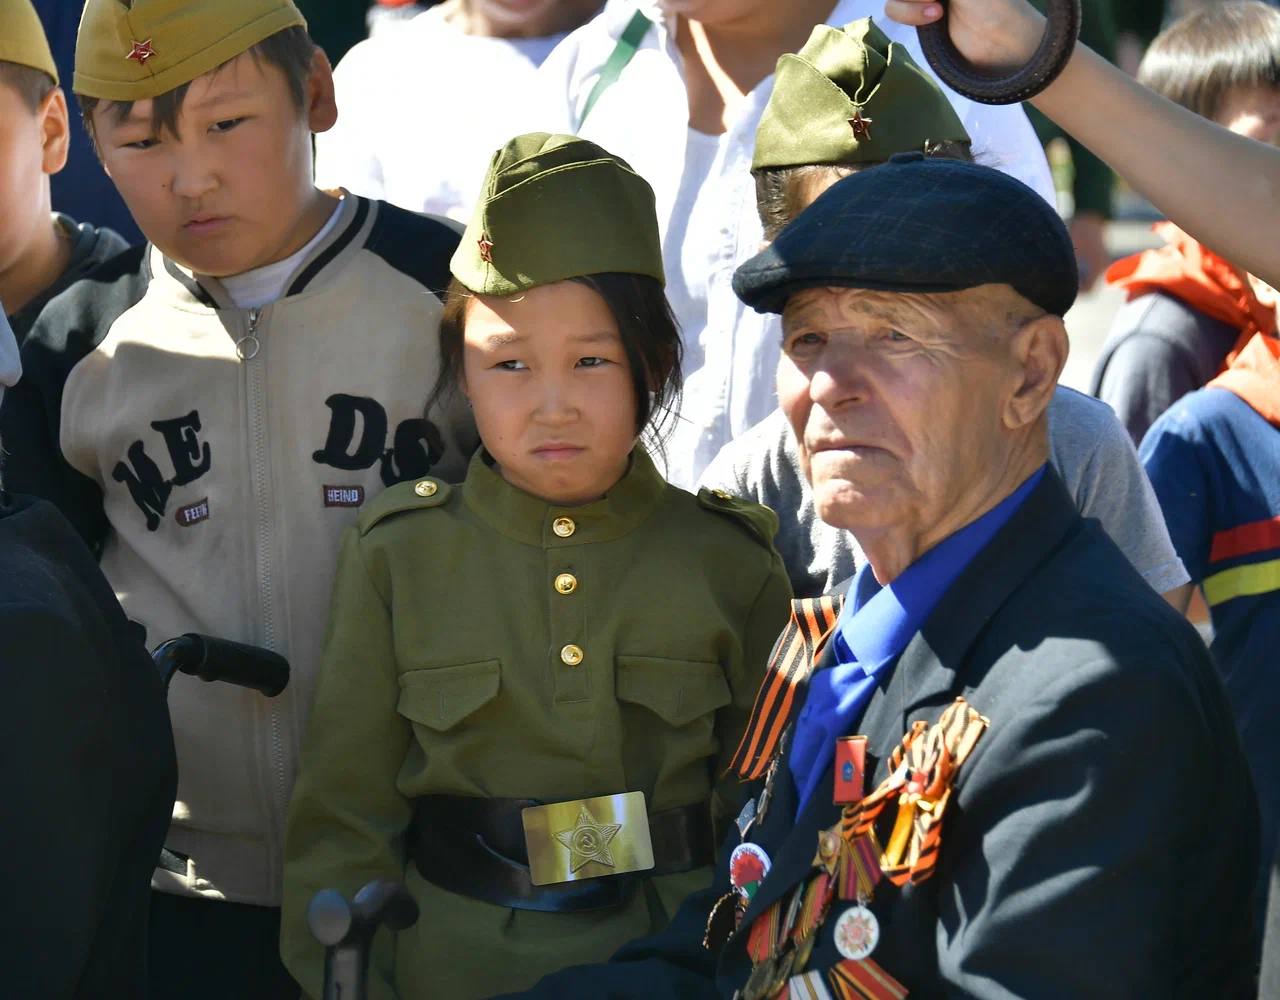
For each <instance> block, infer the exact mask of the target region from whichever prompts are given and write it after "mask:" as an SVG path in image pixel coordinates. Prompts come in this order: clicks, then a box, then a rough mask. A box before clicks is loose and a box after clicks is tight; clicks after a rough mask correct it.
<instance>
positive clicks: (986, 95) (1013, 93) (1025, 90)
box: [918, 0, 1081, 104]
mask: <svg viewBox="0 0 1280 1000" xmlns="http://www.w3.org/2000/svg"><path fill="white" fill-rule="evenodd" d="M944 6H945V4H944ZM1080 19H1081V11H1080V0H1048V3H1047V18H1046V20H1047V24H1046V27H1045V32H1044V37H1043V38H1041V39H1040V45H1039V46H1038V47H1037V48H1036V51H1035V53H1034V54H1033V55H1032V56H1031V59H1030V60H1028V62H1027V64H1026V65H1025V66H1023V67H1021V68H1020V69H1017V70H1014V71H1013V72H1012V73H1006V74H1004V75H1001V76H992V75H991V74H990V73H984V72H982V71H980V70H978V69H977V68H975V67H974V66H973V65H972V64H971V63H970V62H969V61H968V60H967V59H965V58H964V56H962V55H961V54H960V53H959V52H958V51H956V47H955V45H954V44H952V42H951V35H950V34H949V32H948V29H947V15H946V13H945V11H944V13H943V15H942V18H941V19H940V20H937V21H934V22H933V24H926V25H924V26H923V27H921V28H919V29H918V33H919V37H920V48H921V50H922V51H923V52H924V55H925V58H926V59H928V60H929V65H930V66H931V67H932V68H933V71H934V72H935V73H936V74H938V79H939V80H941V81H942V82H943V83H945V84H946V85H947V86H948V87H950V88H951V89H952V90H954V91H955V92H956V93H957V94H962V95H963V96H965V97H967V98H969V99H970V100H973V101H977V102H978V103H980V104H1017V103H1018V102H1019V101H1026V100H1030V99H1031V98H1032V97H1034V96H1035V95H1036V94H1038V93H1040V91H1042V90H1044V88H1045V87H1047V86H1049V84H1051V83H1053V81H1054V80H1056V79H1057V78H1058V74H1059V73H1061V72H1062V71H1063V69H1064V68H1065V67H1066V65H1067V62H1068V61H1069V60H1070V59H1071V53H1072V51H1073V50H1074V49H1075V45H1076V39H1077V38H1078V37H1079V36H1080Z"/></svg>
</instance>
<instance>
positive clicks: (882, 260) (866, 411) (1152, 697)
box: [537, 154, 1257, 1000]
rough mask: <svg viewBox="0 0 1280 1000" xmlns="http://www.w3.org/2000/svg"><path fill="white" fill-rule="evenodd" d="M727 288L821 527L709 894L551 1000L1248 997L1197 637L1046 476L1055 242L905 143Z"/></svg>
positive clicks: (1224, 736)
mask: <svg viewBox="0 0 1280 1000" xmlns="http://www.w3.org/2000/svg"><path fill="white" fill-rule="evenodd" d="M735 287H736V289H737V290H738V292H739V294H740V295H742V297H743V299H744V300H745V301H746V302H747V303H748V304H750V305H752V306H754V307H755V308H757V309H768V310H773V311H780V312H781V313H782V317H783V329H784V348H785V353H786V357H787V359H788V361H789V365H790V368H791V369H792V370H791V371H790V373H789V374H788V378H789V379H792V380H794V382H795V383H796V384H797V385H802V386H803V387H804V390H805V391H803V392H801V391H793V392H789V393H787V415H788V418H789V420H790V421H791V423H792V425H793V428H794V430H795V432H796V435H797V438H798V439H799V441H800V442H801V456H802V462H803V466H804V468H805V471H806V474H807V475H808V476H809V478H810V479H811V481H812V485H813V490H814V495H815V500H816V504H817V508H818V511H819V513H820V515H821V516H822V517H823V518H824V519H826V520H828V521H830V522H831V523H833V524H837V525H839V526H840V527H842V528H844V529H846V530H848V531H851V532H853V533H854V534H855V535H856V536H857V539H858V541H859V543H860V544H861V546H862V548H863V550H864V551H865V552H866V554H867V558H868V560H869V562H868V565H867V566H866V567H863V568H862V569H861V570H860V571H859V573H858V575H857V576H856V577H855V578H854V580H853V582H852V584H851V586H850V588H849V591H848V595H847V596H840V595H828V596H826V597H822V598H819V599H812V600H805V601H798V602H796V608H795V610H796V614H795V619H794V621H793V623H792V625H791V626H790V627H789V628H788V630H787V631H786V632H785V633H784V635H783V637H782V640H781V641H780V642H779V643H778V646H777V647H776V648H775V652H774V656H775V660H774V663H773V664H772V665H771V670H770V674H769V676H768V678H767V679H766V682H765V684H764V686H763V688H762V690H761V693H760V695H759V698H758V700H757V703H756V707H755V711H754V715H753V719H752V722H751V725H750V726H749V727H748V730H747V734H746V736H745V737H744V739H743V742H742V746H741V747H740V749H739V751H738V753H737V755H736V757H735V759H734V762H733V765H732V768H733V770H735V771H736V772H737V773H738V774H739V775H740V776H741V777H742V778H743V779H744V780H748V781H752V782H754V783H753V784H752V785H751V786H750V791H751V795H752V798H751V801H750V802H749V804H748V805H747V807H746V808H745V809H744V811H743V813H742V815H741V816H740V817H739V820H738V823H737V824H736V829H734V830H733V831H731V834H730V838H729V843H728V844H727V845H726V850H725V851H724V852H723V857H722V861H721V865H720V869H719V871H718V873H717V878H716V881H715V883H714V884H713V886H712V887H711V888H710V889H709V890H707V891H706V892H705V893H702V894H700V895H698V896H695V897H692V898H691V899H689V900H688V901H687V902H686V904H685V906H684V907H683V908H682V909H681V911H680V913H679V914H678V915H677V917H676V919H675V920H674V921H673V923H672V925H671V926H670V927H669V928H668V929H667V931H666V932H664V934H663V935H661V936H660V937H657V938H652V939H648V940H645V941H641V942H637V943H635V944H633V945H630V946H628V948H626V949H624V950H623V951H622V952H620V953H619V954H618V955H617V956H616V957H615V959H614V961H613V962H611V963H610V964H609V965H606V966H599V967H595V968H591V969H576V970H568V971H567V972H565V973H562V974H560V975H558V976H553V977H550V978H549V979H547V980H544V981H543V983H542V984H540V986H539V988H538V994H537V995H541V996H547V997H551V996H555V997H588V996H592V997H594V996H611V997H613V996H636V997H639V996H681V997H702V996H705V997H726V998H727V997H730V996H738V997H743V998H748V1000H752V998H766V997H778V996H786V997H790V998H800V997H828V996H830V997H885V998H891V997H902V996H905V995H907V994H908V993H910V995H911V996H912V997H932V996H943V995H947V996H958V995H964V996H978V997H992V998H995V997H1015V996H1016V997H1036V998H1043V997H1086V996H1087V997H1091V998H1096V997H1162V998H1163V997H1177V996H1184V995H1186V996H1191V995H1212V996H1215V997H1217V996H1245V995H1248V993H1249V990H1250V986H1251V983H1250V979H1251V970H1252V966H1253V956H1254V936H1253V928H1252V926H1251V911H1250V907H1249V894H1250V885H1251V879H1252V875H1253V871H1254V868H1253V865H1254V861H1255V855H1256V851H1257V847H1256V844H1257V833H1256V829H1255V828H1256V823H1257V813H1256V807H1255V804H1254V801H1253V795H1252V792H1251V789H1250V787H1249V780H1248V775H1247V773H1246V768H1245V765H1244V761H1243V759H1242V756H1241V752H1240V749H1239V745H1238V743H1237V741H1236V737H1235V734H1234V728H1233V726H1232V723H1231V716H1230V713H1229V710H1228V708H1227V705H1226V702H1225V699H1224V696H1223V693H1222V690H1221V687H1220V685H1219V684H1218V682H1217V680H1216V677H1215V675H1214V672H1213V670H1212V668H1211V666H1210V663H1209V661H1208V658H1207V655H1206V653H1205V650H1204V648H1203V645H1202V643H1201V642H1200V641H1199V639H1198V637H1197V636H1196V634H1195V633H1194V631H1193V630H1192V629H1191V628H1190V627H1189V626H1188V625H1187V624H1186V623H1185V622H1183V621H1182V620H1181V619H1180V618H1179V617H1178V616H1177V614H1176V613H1175V612H1174V611H1173V610H1172V609H1171V608H1169V607H1168V605H1166V604H1165V603H1164V602H1163V601H1161V599H1160V598H1159V596H1158V595H1156V594H1155V593H1154V592H1153V591H1152V590H1151V589H1150V588H1149V587H1148V586H1146V585H1145V584H1144V583H1143V582H1142V580H1141V578H1140V577H1139V576H1138V574H1137V573H1136V572H1135V571H1134V570H1133V568H1132V566H1130V565H1129V563H1128V561H1127V560H1126V559H1125V558H1124V556H1123V555H1121V554H1120V552H1119V551H1118V550H1117V549H1116V547H1115V545H1114V544H1113V543H1112V542H1111V541H1110V540H1109V539H1108V538H1107V537H1106V536H1105V534H1104V533H1103V532H1102V530H1101V529H1100V528H1099V526H1098V525H1097V524H1096V523H1095V522H1092V521H1086V520H1083V519H1082V518H1081V516H1080V515H1079V513H1078V512H1077V511H1076V510H1075V508H1074V506H1073V504H1072V502H1071V498H1070V496H1069V495H1068V493H1067V491H1066V489H1065V488H1064V487H1063V485H1062V482H1061V480H1060V479H1059V477H1058V475H1057V473H1056V472H1054V471H1053V470H1052V469H1051V468H1049V467H1048V466H1047V464H1046V458H1047V441H1046V416H1045V410H1046V407H1047V406H1048V404H1049V400H1050V398H1051V396H1052V394H1053V388H1054V385H1055V383H1056V381H1057V377H1058V373H1059V372H1060V370H1061V368H1062V365H1063V361H1064V359H1065V357H1066V353H1067V343H1066V335H1065V332H1064V328H1063V324H1062V314H1063V313H1064V312H1065V311H1066V310H1067V308H1068V306H1069V305H1070V304H1071V302H1072V300H1073V298H1074V296H1075V291H1076V273H1075V264H1074V258H1073V254H1072V248H1071V243H1070V240H1069V239H1068V237H1067V233H1066V231H1065V229H1064V227H1063V225H1062V223H1061V221H1060V220H1059V219H1058V218H1057V216H1056V214H1055V213H1054V212H1053V211H1052V209H1050V208H1049V207H1048V206H1047V205H1045V203H1044V202H1043V201H1042V200H1041V199H1039V198H1038V197H1037V196H1036V195H1035V194H1034V193H1033V192H1032V191H1031V190H1030V189H1028V188H1026V187H1024V186H1023V185H1022V184H1021V183H1019V182H1017V181H1015V180H1013V179H1010V178H1008V177H1006V176H1004V175H1002V174H1000V173H998V172H996V171H994V170H990V169H987V168H984V167H979V166H974V165H971V164H965V163H959V162H956V161H947V160H926V159H924V158H923V157H921V156H920V155H919V154H906V155H903V156H898V157H894V158H893V159H892V160H891V161H890V162H889V163H888V164H886V165H884V166H881V167H877V168H876V169H874V170H870V171H865V172H863V173H859V174H855V175H854V176H852V177H849V178H846V179H844V180H842V181H840V182H839V183H838V184H836V185H835V186H834V187H832V188H831V189H830V190H828V191H827V192H826V193H825V194H823V195H822V196H821V197H820V198H819V199H818V200H817V201H816V202H815V203H814V204H813V205H812V206H811V207H810V208H808V209H807V210H806V211H805V212H804V213H803V214H802V215H801V216H800V217H799V218H798V219H797V220H796V221H795V222H794V223H793V224H792V225H791V226H790V227H789V228H788V229H786V230H785V231H784V232H783V233H782V235H781V236H779V238H778V239H777V240H776V242H775V243H774V244H773V245H772V247H770V248H769V249H768V250H766V251H764V252H763V253H761V254H760V255H758V256H757V257H756V258H754V259H753V260H751V261H750V262H748V263H747V264H746V265H744V266H743V267H742V268H741V269H740V271H739V272H738V275H737V279H736V282H735Z"/></svg>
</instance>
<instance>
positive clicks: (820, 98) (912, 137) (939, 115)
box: [751, 17, 969, 170]
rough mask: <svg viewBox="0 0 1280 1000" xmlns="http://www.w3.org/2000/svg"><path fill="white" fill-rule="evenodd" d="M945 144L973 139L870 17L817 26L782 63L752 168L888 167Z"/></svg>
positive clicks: (931, 81) (938, 92)
mask: <svg viewBox="0 0 1280 1000" xmlns="http://www.w3.org/2000/svg"><path fill="white" fill-rule="evenodd" d="M944 140H952V141H958V142H968V141H969V134H968V133H967V132H965V130H964V126H963V125H961V124H960V119H959V117H958V116H957V115H956V113H955V111H954V109H953V108H952V107H951V102H950V101H948V100H947V98H946V96H945V95H944V94H943V93H942V90H941V88H939V86H938V84H937V83H936V82H935V81H934V79H933V77H932V76H930V75H929V74H928V73H927V72H926V71H925V70H922V69H921V68H920V67H919V65H917V64H916V62H915V60H913V59H912V58H911V56H910V54H909V53H908V52H907V50H906V49H905V48H903V47H902V46H901V45H899V44H898V43H897V42H890V41H889V39H888V38H887V37H886V36H885V33H884V32H883V31H881V30H880V29H879V28H877V27H876V26H875V24H874V22H872V20H871V18H869V17H864V18H862V19H861V20H858V21H854V22H853V23H852V24H849V25H846V26H845V27H843V28H833V27H830V26H829V25H825V24H823V25H819V26H818V27H816V28H814V29H813V34H811V35H810V36H809V41H808V42H806V43H805V46H804V48H802V49H801V50H800V51H799V52H797V53H796V54H795V55H784V56H783V57H782V58H781V59H779V60H778V68H777V72H776V76H775V79H774V85H773V95H772V96H771V97H770V98H769V103H768V104H767V105H766V106H765V109H764V114H763V116H762V117H761V119H760V126H759V128H758V129H757V130H756V149H755V155H754V157H753V159H752V161H751V169H752V170H763V169H767V168H771V167H802V166H809V165H811V164H820V163H821V164H841V163H883V162H885V161H886V160H888V159H889V157H890V156H892V155H893V154H894V153H905V152H910V151H912V150H920V151H922V152H923V151H924V146H925V144H926V143H934V142H941V141H944Z"/></svg>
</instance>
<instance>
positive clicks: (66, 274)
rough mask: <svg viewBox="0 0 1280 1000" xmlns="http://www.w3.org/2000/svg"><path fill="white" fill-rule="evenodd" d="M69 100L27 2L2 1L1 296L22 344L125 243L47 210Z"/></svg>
mask: <svg viewBox="0 0 1280 1000" xmlns="http://www.w3.org/2000/svg"><path fill="white" fill-rule="evenodd" d="M67 142H68V121H67V100H66V97H65V96H64V95H63V93H62V88H61V87H59V86H58V70H57V67H56V66H55V65H54V62H53V55H52V54H51V53H50V51H49V42H48V40H47V39H46V38H45V34H44V29H43V28H42V27H41V25H40V19H39V17H37V16H36V12H35V8H33V7H32V6H31V0H0V302H3V303H4V304H5V310H6V314H7V316H8V319H9V323H10V325H11V326H12V327H13V332H14V334H15V336H16V337H17V338H18V343H22V341H23V339H24V338H25V337H26V334H27V331H28V330H29V329H30V328H31V325H32V324H33V323H34V322H35V320H36V317H37V316H38V315H39V314H40V310H41V309H43V308H44V305H45V303H47V302H48V301H49V300H50V299H52V298H53V297H54V296H55V295H57V294H58V293H59V292H61V291H63V290H64V289H65V288H67V287H68V286H69V285H70V284H71V283H72V282H73V281H75V280H76V279H77V278H80V277H83V276H84V275H85V274H87V273H88V272H89V271H91V270H92V269H93V268H94V267H96V266H97V265H98V264H100V263H102V262H103V261H105V260H107V259H108V258H110V257H114V256H115V255H116V254H118V253H120V252H121V251H122V250H124V249H125V242H124V240H122V239H121V238H120V237H119V236H117V235H116V234H115V233H114V232H112V231H111V230H110V229H98V228H96V227H94V226H92V225H89V224H87V223H85V224H83V225H81V224H77V223H76V221H75V220H74V219H71V218H70V217H68V216H66V215H58V214H54V213H53V212H52V210H51V202H50V185H49V178H50V177H51V176H52V175H54V174H56V173H57V172H58V171H60V170H61V169H62V168H63V166H64V165H65V164H66V162H67Z"/></svg>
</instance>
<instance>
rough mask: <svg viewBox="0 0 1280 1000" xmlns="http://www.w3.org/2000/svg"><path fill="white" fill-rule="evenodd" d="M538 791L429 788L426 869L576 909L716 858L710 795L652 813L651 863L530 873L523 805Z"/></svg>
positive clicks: (418, 859) (417, 818)
mask: <svg viewBox="0 0 1280 1000" xmlns="http://www.w3.org/2000/svg"><path fill="white" fill-rule="evenodd" d="M542 804H543V803H541V802H538V801H536V800H534V799H482V798H473V797H468V796H460V795H424V796H422V797H421V798H419V799H417V800H415V803H414V815H413V823H412V825H411V826H410V828H409V833H408V850H409V855H410V857H412V859H413V863H414V864H415V865H416V866H417V868H418V872H419V874H421V875H422V877H423V878H424V879H426V880H427V881H428V882H430V883H431V884H432V885H436V886H439V887H440V888H441V889H445V890H448V891H449V892H456V893H458V894H459V895H461V896H469V897H470V898H472V899H479V900H483V901H484V902H487V903H494V904H496V905H498V906H507V907H511V908H513V909H518V910H541V911H543V912H548V913H576V912H580V911H583V910H599V909H604V908H606V907H610V906H618V905H620V904H622V903H625V902H626V901H627V900H628V899H630V898H631V896H632V895H633V894H634V893H635V890H636V886H637V885H638V884H639V882H640V880H641V879H644V878H649V877H651V876H654V875H672V874H675V873H676V872H686V871H691V870H692V869H694V868H700V867H702V866H704V865H710V864H711V863H712V862H713V860H714V858H715V842H714V838H713V836H712V832H711V811H710V808H709V807H708V805H707V804H706V803H702V804H699V805H692V806H682V807H680V808H677V809H666V810H663V811H662V812H658V813H653V814H651V815H650V816H649V835H650V839H651V840H652V843H653V860H654V866H653V868H652V869H649V870H647V871H643V872H635V873H631V874H624V875H612V876H608V877H604V878H590V879H583V880H581V881H578V882H563V883H558V884H556V885H534V884H533V882H532V880H531V879H530V877H529V855H528V850H527V848H526V846H525V835H524V825H523V823H522V822H521V812H522V810H524V809H526V808H528V807H529V806H537V805H542Z"/></svg>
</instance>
